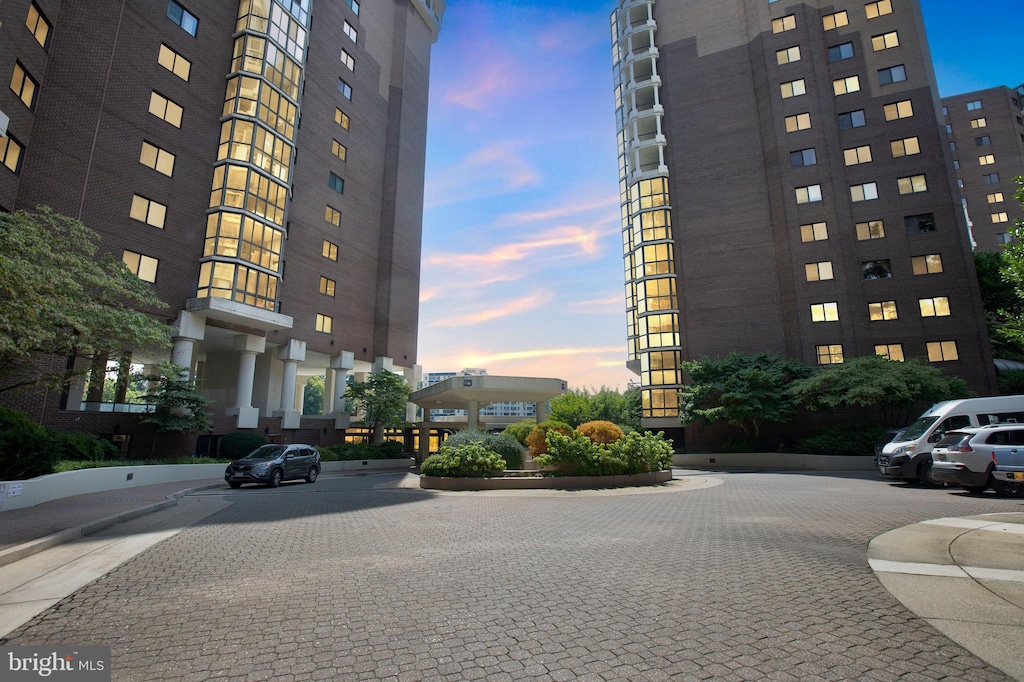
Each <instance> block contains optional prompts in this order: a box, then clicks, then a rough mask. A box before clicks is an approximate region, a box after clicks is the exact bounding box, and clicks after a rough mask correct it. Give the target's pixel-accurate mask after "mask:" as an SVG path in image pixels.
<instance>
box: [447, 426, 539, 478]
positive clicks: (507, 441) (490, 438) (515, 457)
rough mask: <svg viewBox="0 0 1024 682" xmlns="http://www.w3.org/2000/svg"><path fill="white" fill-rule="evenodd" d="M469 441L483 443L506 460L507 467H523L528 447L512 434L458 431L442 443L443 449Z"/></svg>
mask: <svg viewBox="0 0 1024 682" xmlns="http://www.w3.org/2000/svg"><path fill="white" fill-rule="evenodd" d="M467 443H482V444H483V446H484V447H485V448H487V449H488V450H490V451H491V452H494V453H497V454H498V455H500V456H501V458H502V459H503V460H505V467H504V468H506V469H522V468H523V460H524V458H525V457H526V448H525V447H523V446H522V445H521V444H520V443H519V441H518V440H516V439H515V438H514V437H512V436H511V435H508V434H506V433H504V432H502V433H487V432H485V431H468V430H466V431H456V432H455V433H453V434H452V435H450V436H448V438H447V439H446V440H445V441H444V443H442V444H441V449H444V448H454V447H458V446H460V445H465V444H467Z"/></svg>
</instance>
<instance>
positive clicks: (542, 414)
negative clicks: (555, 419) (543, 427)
mask: <svg viewBox="0 0 1024 682" xmlns="http://www.w3.org/2000/svg"><path fill="white" fill-rule="evenodd" d="M534 405H535V406H536V408H537V410H536V411H537V423H538V424H540V423H541V422H542V421H544V420H545V419H547V418H548V414H547V408H548V405H547V402H546V401H543V400H541V401H539V402H536V403H534Z"/></svg>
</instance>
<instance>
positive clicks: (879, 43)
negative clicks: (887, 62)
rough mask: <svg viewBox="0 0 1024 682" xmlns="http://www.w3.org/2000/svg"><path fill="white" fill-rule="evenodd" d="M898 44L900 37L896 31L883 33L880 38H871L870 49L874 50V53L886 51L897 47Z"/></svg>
mask: <svg viewBox="0 0 1024 682" xmlns="http://www.w3.org/2000/svg"><path fill="white" fill-rule="evenodd" d="M899 44H900V36H899V34H898V33H897V32H896V31H890V32H889V33H883V34H882V35H880V36H871V47H872V48H874V50H875V52H880V51H882V50H888V49H889V48H891V47H899Z"/></svg>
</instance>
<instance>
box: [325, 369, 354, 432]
mask: <svg viewBox="0 0 1024 682" xmlns="http://www.w3.org/2000/svg"><path fill="white" fill-rule="evenodd" d="M355 364H356V356H355V353H353V352H352V351H347V350H343V351H341V355H338V356H335V357H333V358H331V366H330V370H331V372H330V374H333V377H332V378H331V381H330V382H327V383H330V384H331V387H330V388H331V394H330V397H331V413H332V414H334V428H336V429H347V428H348V426H349V423H350V421H351V415H349V413H348V412H346V411H345V387H346V386H347V385H348V381H347V379H348V373H349V372H350V371H351V370H352V368H353V367H355ZM327 388H328V387H327V386H326V385H325V386H324V392H325V395H324V400H325V401H326V400H327V395H326V391H327ZM327 413H328V412H327V405H326V404H325V405H324V414H327Z"/></svg>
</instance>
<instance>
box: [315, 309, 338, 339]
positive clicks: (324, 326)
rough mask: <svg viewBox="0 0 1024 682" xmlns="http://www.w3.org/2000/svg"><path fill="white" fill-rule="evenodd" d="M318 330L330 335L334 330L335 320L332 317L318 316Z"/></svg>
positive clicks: (318, 314)
mask: <svg viewBox="0 0 1024 682" xmlns="http://www.w3.org/2000/svg"><path fill="white" fill-rule="evenodd" d="M316 330H317V331H318V332H322V333H324V334H330V333H331V332H332V331H333V330H334V318H333V317H331V316H330V315H321V314H320V313H317V314H316Z"/></svg>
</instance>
